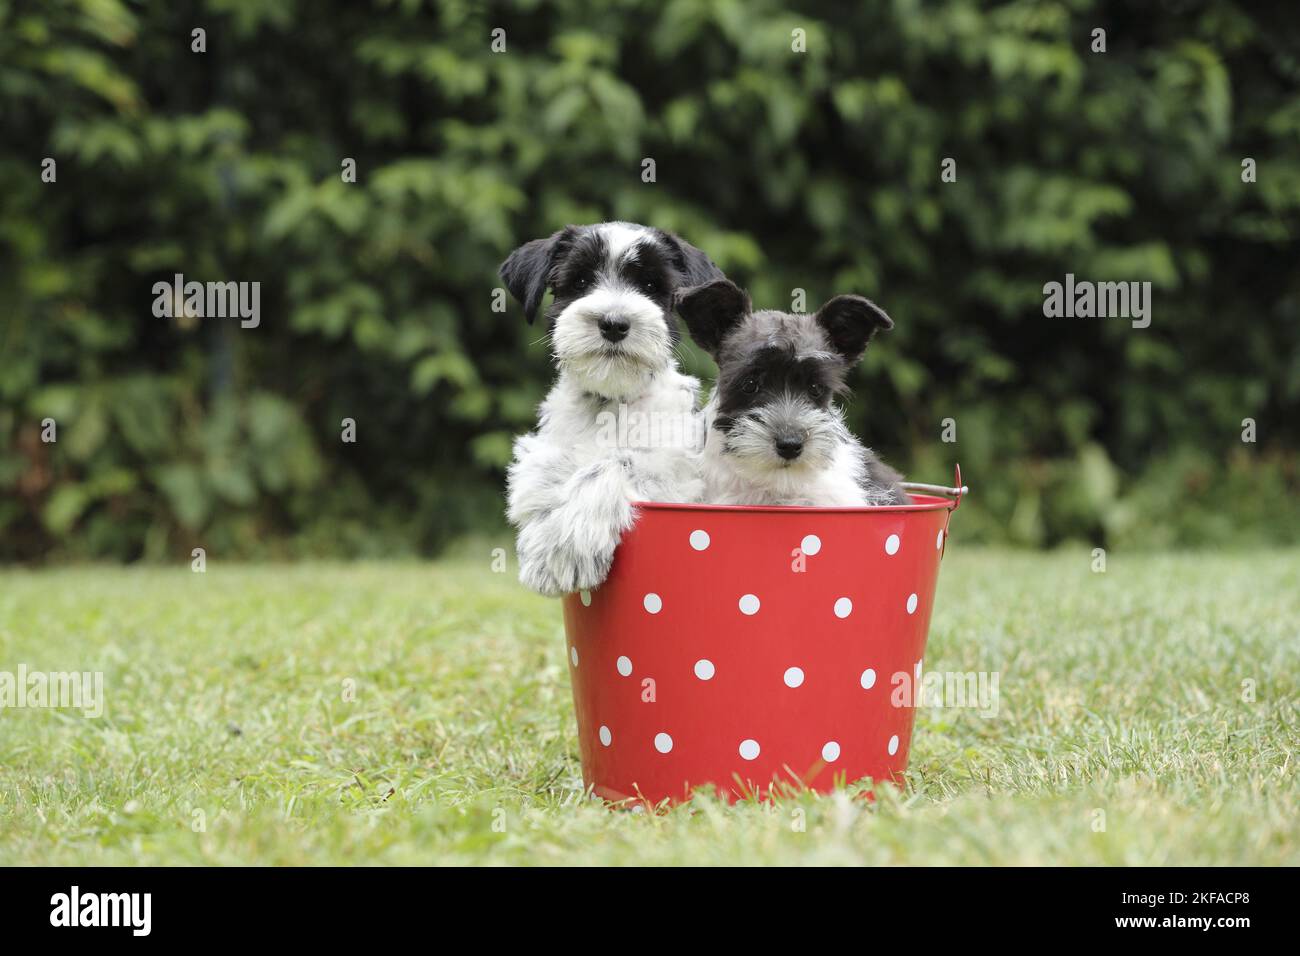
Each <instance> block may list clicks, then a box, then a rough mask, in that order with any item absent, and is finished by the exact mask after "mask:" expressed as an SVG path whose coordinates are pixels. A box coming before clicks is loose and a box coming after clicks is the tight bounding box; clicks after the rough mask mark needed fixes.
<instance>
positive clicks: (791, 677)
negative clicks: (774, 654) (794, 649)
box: [785, 667, 803, 687]
mask: <svg viewBox="0 0 1300 956" xmlns="http://www.w3.org/2000/svg"><path fill="white" fill-rule="evenodd" d="M802 683H803V668H801V667H790V668H787V669H786V672H785V686H786V687H798V686H799V685H800V684H802Z"/></svg>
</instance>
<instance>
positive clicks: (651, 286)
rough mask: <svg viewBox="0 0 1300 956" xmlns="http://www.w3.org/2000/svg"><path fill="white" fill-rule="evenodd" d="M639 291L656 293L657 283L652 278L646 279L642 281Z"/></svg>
mask: <svg viewBox="0 0 1300 956" xmlns="http://www.w3.org/2000/svg"><path fill="white" fill-rule="evenodd" d="M641 291H642V292H644V293H645V294H646V295H658V294H659V283H658V282H656V281H655V280H654V279H646V280H645V281H644V282H642V283H641Z"/></svg>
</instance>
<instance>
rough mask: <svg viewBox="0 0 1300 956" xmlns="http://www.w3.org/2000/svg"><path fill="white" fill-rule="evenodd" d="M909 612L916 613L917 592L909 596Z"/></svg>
mask: <svg viewBox="0 0 1300 956" xmlns="http://www.w3.org/2000/svg"><path fill="white" fill-rule="evenodd" d="M907 613H908V614H915V613H916V595H915V594H909V595H908V596H907Z"/></svg>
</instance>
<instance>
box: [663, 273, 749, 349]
mask: <svg viewBox="0 0 1300 956" xmlns="http://www.w3.org/2000/svg"><path fill="white" fill-rule="evenodd" d="M673 305H674V306H675V307H676V309H677V311H678V312H679V313H681V316H682V318H683V319H685V320H686V328H687V329H688V330H689V331H690V333H691V338H693V339H694V340H695V344H696V345H698V346H699V347H700V348H702V349H704V351H706V352H708V353H709V354H710V355H712V356H714V357H716V356H717V354H718V349H719V348H720V347H721V346H722V340H723V339H725V338H726V337H727V333H728V332H730V331H731V330H732V329H734V328H735V327H736V326H737V325H739V324H740V323H741V321H742V320H743V319H744V318H745V316H746V315H748V314H749V309H750V305H749V296H747V295H746V294H745V293H744V291H743V290H742V289H741V288H740V287H739V286H737V285H736V284H735V283H734V282H732V281H731V280H730V279H717V280H715V281H713V282H709V283H706V284H705V285H697V286H692V287H691V288H689V289H678V290H677V294H676V295H675V296H674V297H673Z"/></svg>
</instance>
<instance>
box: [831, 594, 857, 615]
mask: <svg viewBox="0 0 1300 956" xmlns="http://www.w3.org/2000/svg"><path fill="white" fill-rule="evenodd" d="M852 613H853V602H852V601H850V600H849V599H848V598H846V597H843V598H840V599H839V600H838V601H836V602H835V616H836V617H848V616H849V615H850V614H852Z"/></svg>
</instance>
